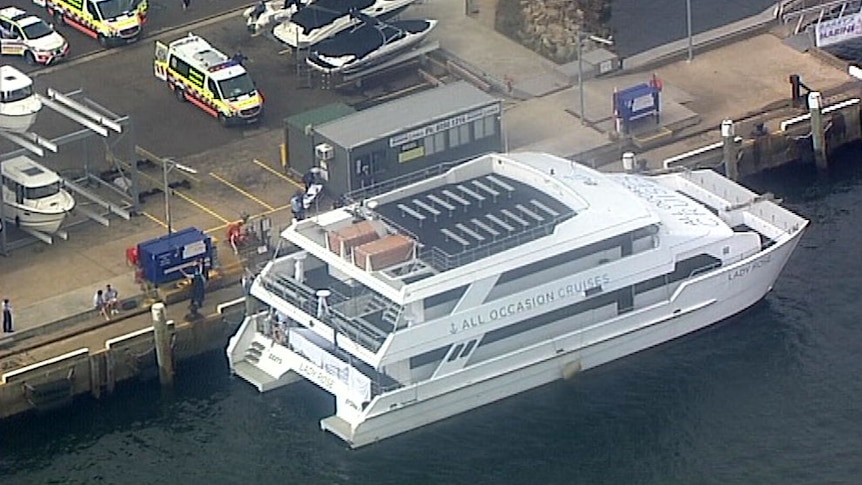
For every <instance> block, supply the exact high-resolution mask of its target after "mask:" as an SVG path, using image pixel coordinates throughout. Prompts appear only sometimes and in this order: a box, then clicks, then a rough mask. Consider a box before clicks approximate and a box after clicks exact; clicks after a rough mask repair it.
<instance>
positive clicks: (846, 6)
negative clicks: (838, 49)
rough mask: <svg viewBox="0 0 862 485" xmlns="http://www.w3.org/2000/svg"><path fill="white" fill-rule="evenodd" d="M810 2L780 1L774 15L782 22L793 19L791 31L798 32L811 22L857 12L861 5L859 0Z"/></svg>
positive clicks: (816, 22)
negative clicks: (813, 3) (793, 23)
mask: <svg viewBox="0 0 862 485" xmlns="http://www.w3.org/2000/svg"><path fill="white" fill-rule="evenodd" d="M811 3H812V2H810V1H800V0H793V1H786V2H780V3H779V5H778V7H777V9H776V16H777V17H778V18H779V19H780V20H781V22H782V23H783V24H789V23H791V22H794V21H795V23H796V26H795V27H794V28H793V33H794V34H798V33H800V32H802V31H803V30H805V28H806V27H808V26H809V25H811V24H819V23H820V22H823V21H824V20H829V19H833V18H840V17H844V16H845V15H849V14H854V13H858V12H859V11H860V7H862V1H860V0H821V1H820V3H819V4H816V5H811Z"/></svg>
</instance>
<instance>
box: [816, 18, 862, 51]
mask: <svg viewBox="0 0 862 485" xmlns="http://www.w3.org/2000/svg"><path fill="white" fill-rule="evenodd" d="M814 36H815V43H816V45H817V47H826V46H828V45H832V44H838V43H840V42H844V41H847V40H850V39H855V38H857V37H862V13H855V14H852V15H845V16H843V17H839V18H837V19H831V20H826V21H823V22H820V23H819V24H817V27H815V29H814Z"/></svg>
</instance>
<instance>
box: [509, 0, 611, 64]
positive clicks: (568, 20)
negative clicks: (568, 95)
mask: <svg viewBox="0 0 862 485" xmlns="http://www.w3.org/2000/svg"><path fill="white" fill-rule="evenodd" d="M610 14H611V0H499V3H498V4H497V16H496V19H495V26H496V28H497V30H498V31H499V32H501V33H502V34H504V35H506V36H507V37H510V38H512V39H514V40H516V41H518V42H519V43H521V44H523V45H525V46H526V47H528V48H530V49H532V50H534V51H536V52H538V53H539V54H542V55H543V56H545V57H547V58H548V59H551V60H553V61H555V62H558V63H565V62H569V61H572V60H574V59H577V56H578V31H579V30H583V31H584V32H589V33H590V34H594V35H597V36H599V37H608V36H609V35H610V32H611V31H610V28H609V27H608V26H607V22H608V20H609V18H610ZM592 43H593V41H590V40H589V39H587V40H585V43H584V50H589V49H590V48H591V47H592V45H591V44H592Z"/></svg>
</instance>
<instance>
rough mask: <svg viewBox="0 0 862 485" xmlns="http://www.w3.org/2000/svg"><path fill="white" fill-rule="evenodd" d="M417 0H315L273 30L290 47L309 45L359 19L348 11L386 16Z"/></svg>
mask: <svg viewBox="0 0 862 485" xmlns="http://www.w3.org/2000/svg"><path fill="white" fill-rule="evenodd" d="M415 1H416V0H315V1H314V2H313V3H311V4H309V5H306V6H305V7H303V8H300V9H299V11H297V12H296V13H294V14H293V15H291V17H290V19H289V20H286V21H284V22H282V23H280V24H278V25H276V26H275V28H274V29H273V30H272V35H273V36H274V37H275V38H276V39H278V40H279V41H281V42H283V43H285V44H287V45H288V46H290V47H293V48H306V47H311V46H313V45H314V44H317V43H318V42H320V41H322V40H324V39H326V38H329V37H332V36H333V35H335V34H337V33H339V32H341V31H342V30H344V29H348V28H350V27H352V26H354V25H356V23H357V22H358V21H357V20H356V18H355V16H351V15H350V12H354V11H355V12H361V13H363V14H365V15H369V16H371V17H377V18H380V19H381V20H387V19H390V18H392V17H393V16H395V15H398V14H399V13H401V12H402V11H404V9H406V8H407V7H408V6H409V5H410V4H411V3H413V2H415Z"/></svg>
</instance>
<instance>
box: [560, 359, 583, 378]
mask: <svg viewBox="0 0 862 485" xmlns="http://www.w3.org/2000/svg"><path fill="white" fill-rule="evenodd" d="M580 372H581V359H577V360H574V361H572V362H569V363H568V364H566V365H564V366H563V379H565V380H567V381H568V380H570V379H572V378H574V377H575V376H576V375H578V374H579V373H580Z"/></svg>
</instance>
